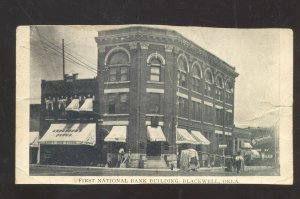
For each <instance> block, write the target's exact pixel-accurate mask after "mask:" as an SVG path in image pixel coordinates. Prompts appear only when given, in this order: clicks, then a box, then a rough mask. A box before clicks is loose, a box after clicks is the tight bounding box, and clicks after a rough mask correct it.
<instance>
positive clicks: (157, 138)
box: [147, 126, 166, 142]
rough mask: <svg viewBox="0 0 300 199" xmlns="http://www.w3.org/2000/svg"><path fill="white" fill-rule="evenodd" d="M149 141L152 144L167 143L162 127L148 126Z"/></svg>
mask: <svg viewBox="0 0 300 199" xmlns="http://www.w3.org/2000/svg"><path fill="white" fill-rule="evenodd" d="M147 139H148V140H149V141H150V142H166V137H165V135H164V133H163V131H162V129H161V127H160V126H158V127H152V126H147Z"/></svg>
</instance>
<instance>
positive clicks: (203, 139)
mask: <svg viewBox="0 0 300 199" xmlns="http://www.w3.org/2000/svg"><path fill="white" fill-rule="evenodd" d="M191 134H192V136H193V137H194V138H195V139H196V140H197V141H198V143H199V144H202V145H209V144H210V141H209V140H208V139H206V137H204V135H202V133H201V132H200V131H191Z"/></svg>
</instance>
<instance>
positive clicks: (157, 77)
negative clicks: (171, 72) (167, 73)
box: [150, 59, 161, 82]
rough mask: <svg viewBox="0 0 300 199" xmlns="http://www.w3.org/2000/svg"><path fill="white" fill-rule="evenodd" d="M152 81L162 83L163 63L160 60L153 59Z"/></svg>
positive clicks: (151, 66)
mask: <svg viewBox="0 0 300 199" xmlns="http://www.w3.org/2000/svg"><path fill="white" fill-rule="evenodd" d="M150 81H153V82H159V81H161V62H160V60H159V59H151V61H150Z"/></svg>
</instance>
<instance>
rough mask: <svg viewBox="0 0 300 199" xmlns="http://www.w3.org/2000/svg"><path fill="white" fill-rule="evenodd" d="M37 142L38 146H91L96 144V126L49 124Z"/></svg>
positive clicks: (86, 124) (93, 124)
mask: <svg viewBox="0 0 300 199" xmlns="http://www.w3.org/2000/svg"><path fill="white" fill-rule="evenodd" d="M39 142H40V144H59V145H91V146H93V145H95V144H96V124H95V123H74V124H51V126H50V128H49V129H48V131H47V132H46V133H45V135H44V136H43V137H42V139H41V140H40V141H39Z"/></svg>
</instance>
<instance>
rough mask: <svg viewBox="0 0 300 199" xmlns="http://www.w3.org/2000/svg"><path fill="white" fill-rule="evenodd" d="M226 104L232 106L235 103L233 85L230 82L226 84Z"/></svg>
mask: <svg viewBox="0 0 300 199" xmlns="http://www.w3.org/2000/svg"><path fill="white" fill-rule="evenodd" d="M225 91H226V92H225V102H226V103H229V104H232V103H233V84H232V82H231V81H230V80H227V81H226V83H225Z"/></svg>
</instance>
